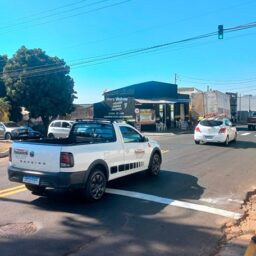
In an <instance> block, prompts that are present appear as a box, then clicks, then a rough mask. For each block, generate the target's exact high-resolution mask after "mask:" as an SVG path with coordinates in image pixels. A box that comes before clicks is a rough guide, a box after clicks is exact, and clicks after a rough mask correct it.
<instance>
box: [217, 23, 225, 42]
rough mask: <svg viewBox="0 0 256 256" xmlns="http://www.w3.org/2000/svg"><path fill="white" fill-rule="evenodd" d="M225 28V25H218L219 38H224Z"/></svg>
mask: <svg viewBox="0 0 256 256" xmlns="http://www.w3.org/2000/svg"><path fill="white" fill-rule="evenodd" d="M223 33H224V28H223V25H219V26H218V39H223V38H224V35H223Z"/></svg>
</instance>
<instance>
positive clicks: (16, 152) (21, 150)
mask: <svg viewBox="0 0 256 256" xmlns="http://www.w3.org/2000/svg"><path fill="white" fill-rule="evenodd" d="M14 154H16V155H23V156H27V155H28V150H25V149H19V148H15V149H14Z"/></svg>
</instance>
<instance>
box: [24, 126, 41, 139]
mask: <svg viewBox="0 0 256 256" xmlns="http://www.w3.org/2000/svg"><path fill="white" fill-rule="evenodd" d="M26 128H27V129H28V139H40V138H41V132H38V131H35V130H33V129H32V128H31V127H26Z"/></svg>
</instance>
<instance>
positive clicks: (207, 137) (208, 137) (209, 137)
mask: <svg viewBox="0 0 256 256" xmlns="http://www.w3.org/2000/svg"><path fill="white" fill-rule="evenodd" d="M204 137H205V138H206V139H212V138H213V136H204Z"/></svg>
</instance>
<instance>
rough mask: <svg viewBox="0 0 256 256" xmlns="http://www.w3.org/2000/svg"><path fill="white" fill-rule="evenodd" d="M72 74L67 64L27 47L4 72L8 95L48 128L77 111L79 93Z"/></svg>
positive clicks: (13, 59)
mask: <svg viewBox="0 0 256 256" xmlns="http://www.w3.org/2000/svg"><path fill="white" fill-rule="evenodd" d="M69 71H70V68H69V67H68V66H67V65H66V63H65V61H64V60H62V59H59V58H58V57H50V56H48V55H47V54H46V53H45V52H44V51H43V50H41V49H27V48H26V47H24V46H23V47H21V48H20V49H19V50H18V51H17V52H16V54H15V55H14V56H13V57H12V58H11V59H9V60H8V62H7V64H6V65H5V68H4V76H3V77H4V82H5V85H6V92H7V95H8V96H9V97H10V98H11V99H12V101H13V102H16V103H18V104H17V105H19V106H23V107H25V108H26V109H27V110H28V111H29V112H30V117H31V118H38V117H41V118H42V121H43V123H44V126H45V128H47V127H48V124H49V122H50V120H51V119H52V118H55V117H57V116H58V115H66V114H67V113H71V112H72V111H73V100H74V99H75V98H76V96H75V94H76V92H75V91H74V81H73V79H72V78H71V77H70V76H69Z"/></svg>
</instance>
